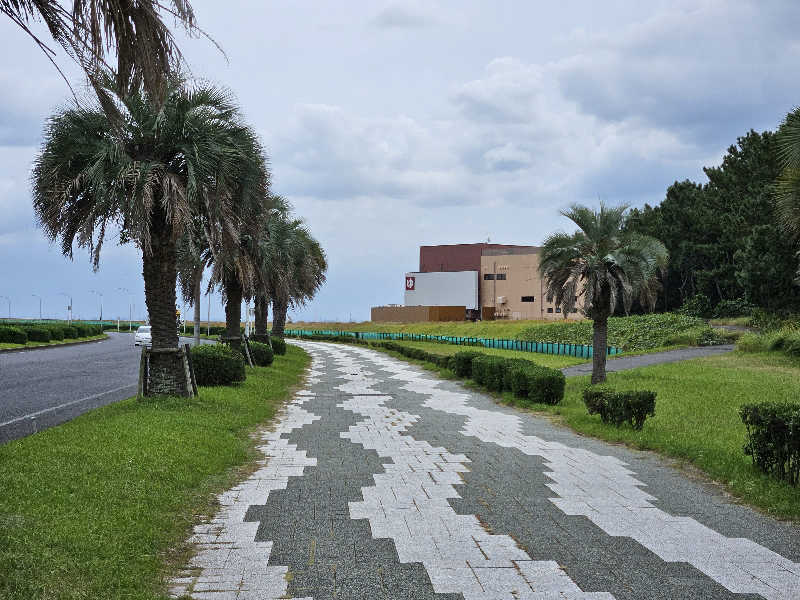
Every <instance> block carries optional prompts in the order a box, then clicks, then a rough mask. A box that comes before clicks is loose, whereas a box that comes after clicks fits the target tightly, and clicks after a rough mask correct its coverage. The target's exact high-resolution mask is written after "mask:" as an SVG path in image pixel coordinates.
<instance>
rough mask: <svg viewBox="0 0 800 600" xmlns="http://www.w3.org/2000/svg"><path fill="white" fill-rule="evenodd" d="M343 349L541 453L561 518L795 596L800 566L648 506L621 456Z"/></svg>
mask: <svg viewBox="0 0 800 600" xmlns="http://www.w3.org/2000/svg"><path fill="white" fill-rule="evenodd" d="M347 350H348V351H347V352H346V353H345V352H344V351H340V352H341V353H342V354H344V355H345V356H343V357H342V358H341V359H340V361H341V362H342V364H343V365H349V364H352V365H353V367H351V368H352V369H355V365H356V364H362V365H364V367H367V366H369V365H370V364H371V365H374V366H377V367H379V368H380V369H382V370H385V371H389V372H391V373H393V375H392V376H391V379H393V380H396V381H398V382H404V385H402V389H405V390H409V391H412V392H416V393H418V394H422V395H424V396H427V397H428V400H426V401H425V402H424V404H423V405H424V406H425V407H427V408H431V409H433V410H437V411H442V412H445V413H451V414H455V415H460V416H464V417H467V421H466V423H465V425H464V428H463V429H462V431H461V433H462V434H463V435H465V436H474V437H476V438H478V439H480V440H481V441H484V442H491V443H494V444H497V445H499V446H502V447H505V448H516V449H518V450H520V451H521V452H523V453H524V454H527V455H530V456H541V457H542V458H543V459H544V461H545V465H546V466H547V467H548V469H550V470H549V471H548V472H547V473H546V474H547V475H548V476H549V477H550V478H551V479H552V480H553V483H552V484H549V485H548V487H549V488H550V489H551V490H552V491H553V493H554V497H553V498H550V501H551V502H553V504H555V505H556V506H557V507H558V508H559V509H561V510H562V511H563V512H564V513H565V514H568V515H582V516H585V517H587V518H588V519H589V520H591V521H592V522H593V523H595V524H596V525H597V526H598V527H599V528H601V529H602V530H603V531H605V532H606V533H607V534H609V535H612V536H625V537H630V538H632V539H634V540H636V541H637V542H638V543H640V544H641V545H642V546H644V547H645V548H647V549H649V550H650V551H652V552H653V553H655V554H656V555H658V556H659V557H660V558H661V559H663V560H665V561H670V562H687V563H689V564H691V565H692V566H694V567H695V568H697V569H698V570H699V571H701V572H702V573H704V574H706V575H707V576H708V577H710V578H712V579H714V580H715V581H717V582H718V583H720V584H721V585H722V586H724V587H725V588H727V589H728V590H730V591H731V592H734V593H742V594H745V593H747V594H760V595H761V596H763V597H764V598H765V599H766V600H798V598H800V564H798V563H794V562H792V561H790V560H788V559H787V558H785V557H783V556H781V555H780V554H777V553H776V552H773V551H772V550H769V549H768V548H765V547H764V546H761V545H759V544H757V543H755V542H753V541H751V540H749V539H746V538H728V537H725V536H723V535H722V534H720V533H718V532H716V531H714V530H713V529H711V528H709V527H706V526H704V525H702V524H701V523H698V522H697V521H695V520H694V519H691V518H689V517H675V516H673V515H670V514H669V513H667V512H665V511H662V510H661V509H659V508H657V507H655V506H653V505H652V504H651V502H650V501H652V500H655V498H654V497H653V496H651V495H650V494H648V493H647V492H645V491H644V490H642V489H641V488H642V487H646V486H645V484H643V483H642V482H641V481H638V480H637V479H636V478H635V473H634V472H633V471H631V470H630V469H628V468H627V465H626V464H625V463H624V462H623V461H621V460H619V459H618V458H616V457H613V456H601V455H598V454H595V453H593V452H590V451H588V450H584V449H581V448H572V447H569V446H566V445H564V444H561V443H558V442H551V441H548V440H545V439H542V438H540V437H537V436H529V435H524V434H523V433H522V423H521V420H520V418H519V417H518V416H516V415H513V414H508V413H504V412H500V411H494V410H483V409H479V408H475V407H473V406H470V405H469V404H468V400H469V394H467V393H459V392H452V391H448V390H443V389H440V387H439V386H440V385H441V381H440V380H438V379H435V378H433V377H430V376H428V375H426V374H425V373H424V372H422V371H421V370H420V369H418V368H416V367H414V366H412V365H408V364H407V363H403V362H400V361H398V360H395V359H392V358H389V357H386V356H384V355H381V354H378V353H376V352H374V351H370V350H367V349H363V348H358V347H354V348H348V349H347ZM354 372H355V371H354ZM367 380H368V379H367V378H364V381H362V382H358V383H359V385H363V384H364V383H365V382H366V381H367ZM356 382H357V380H353V387H354V388H355V387H356V386H355V384H356ZM367 387H368V386H367ZM369 400H370V401H371V402H372V403H376V402H378V400H376V398H374V397H373V398H370V399H369ZM383 401H384V400H380V401H379V402H380V403H381V404H382V402H383ZM378 406H380V404H379V405H378ZM354 407H355V406H354ZM358 408H359V409H361V410H364V411H367V409H366V407H362V406H361V405H358ZM384 410H388V409H385V408H384ZM366 414H368V415H369V416H370V419H372V420H373V421H374V420H375V419H380V418H381V411H380V409H378V408H377V407H373V409H371V412H369V411H367V413H366ZM408 418H413V419H414V420H416V419H417V418H418V417H412V416H409V417H408ZM409 422H413V421H409ZM384 427H385V426H384ZM375 428H376V429H377V426H375ZM387 431H388V430H387ZM376 483H379V482H378V479H377V477H376ZM381 499H383V497H382V498H381ZM363 510H366V509H363ZM458 573H461V574H463V573H462V572H461V571H458ZM465 578H466V575H465ZM432 579H433V577H432ZM454 579H458V576H457V575H456V574H454V573H450V572H448V574H447V578H446V580H447V581H453V580H454ZM465 597H468V596H466V594H465ZM469 597H472V596H469ZM476 597H477V596H476ZM519 597H527V596H519ZM569 597H570V598H571V597H573V596H569ZM576 597H578V596H576Z"/></svg>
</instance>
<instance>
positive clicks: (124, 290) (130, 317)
mask: <svg viewBox="0 0 800 600" xmlns="http://www.w3.org/2000/svg"><path fill="white" fill-rule="evenodd" d="M117 289H118V290H119V291H120V292H122V293H123V294H128V331H131V330H132V329H133V325H132V323H131V321H133V303H132V302H131V297H132V294H131V291H130V290H129V289H128V288H124V287H121V288H117Z"/></svg>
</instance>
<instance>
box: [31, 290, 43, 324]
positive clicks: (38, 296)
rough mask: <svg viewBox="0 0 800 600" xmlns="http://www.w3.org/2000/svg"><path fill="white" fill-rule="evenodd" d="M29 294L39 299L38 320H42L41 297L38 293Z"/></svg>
mask: <svg viewBox="0 0 800 600" xmlns="http://www.w3.org/2000/svg"><path fill="white" fill-rule="evenodd" d="M31 296H36V297H37V298H38V299H39V320H40V321H41V320H42V297H41V296H40V295H39V294H31Z"/></svg>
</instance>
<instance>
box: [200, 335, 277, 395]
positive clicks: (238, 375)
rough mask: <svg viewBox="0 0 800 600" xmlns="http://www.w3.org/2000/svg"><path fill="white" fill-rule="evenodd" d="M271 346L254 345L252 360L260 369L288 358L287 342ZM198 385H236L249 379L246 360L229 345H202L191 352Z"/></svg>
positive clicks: (274, 339)
mask: <svg viewBox="0 0 800 600" xmlns="http://www.w3.org/2000/svg"><path fill="white" fill-rule="evenodd" d="M270 342H271V345H270V344H264V343H261V342H255V341H252V340H251V341H250V342H249V346H250V357H251V358H252V359H253V364H254V365H255V366H257V367H268V366H270V365H271V364H272V362H273V361H274V360H275V355H276V354H286V342H284V341H283V340H281V339H278V338H271V339H270ZM191 353H192V366H193V368H194V376H195V380H196V381H197V385H232V384H235V383H238V382H240V381H244V380H245V378H246V376H247V370H246V369H245V358H244V356H243V355H242V353H241V352H239V351H238V350H234V349H233V348H231V347H230V346H229V345H227V344H201V345H199V346H194V347H193V348H192V349H191Z"/></svg>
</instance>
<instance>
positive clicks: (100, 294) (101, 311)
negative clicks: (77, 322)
mask: <svg viewBox="0 0 800 600" xmlns="http://www.w3.org/2000/svg"><path fill="white" fill-rule="evenodd" d="M89 291H90V292H92V293H93V294H97V295H98V296H99V297H100V324H101V325H102V324H103V292H98V291H97V290H89Z"/></svg>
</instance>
